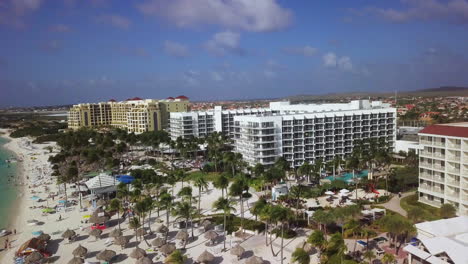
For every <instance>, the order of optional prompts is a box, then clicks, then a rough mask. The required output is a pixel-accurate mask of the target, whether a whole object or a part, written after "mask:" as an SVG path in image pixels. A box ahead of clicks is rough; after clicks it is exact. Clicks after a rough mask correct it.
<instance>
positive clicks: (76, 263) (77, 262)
mask: <svg viewBox="0 0 468 264" xmlns="http://www.w3.org/2000/svg"><path fill="white" fill-rule="evenodd" d="M83 263H84V260H83V259H82V258H77V257H74V258H72V259H71V260H70V261H68V264H83Z"/></svg>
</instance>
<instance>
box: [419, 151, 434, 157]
mask: <svg viewBox="0 0 468 264" xmlns="http://www.w3.org/2000/svg"><path fill="white" fill-rule="evenodd" d="M419 156H422V157H432V152H429V151H425V150H421V151H420V152H419Z"/></svg>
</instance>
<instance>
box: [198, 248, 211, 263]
mask: <svg viewBox="0 0 468 264" xmlns="http://www.w3.org/2000/svg"><path fill="white" fill-rule="evenodd" d="M213 260H214V255H213V254H211V253H210V252H208V251H206V250H205V251H203V253H201V254H200V256H198V258H197V262H199V263H205V264H206V263H210V262H211V261H213Z"/></svg>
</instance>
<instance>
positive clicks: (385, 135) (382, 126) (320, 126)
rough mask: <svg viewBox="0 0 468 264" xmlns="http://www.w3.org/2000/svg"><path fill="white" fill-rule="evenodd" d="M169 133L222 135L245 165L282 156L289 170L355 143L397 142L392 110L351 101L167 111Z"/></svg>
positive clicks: (341, 152)
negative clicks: (226, 137)
mask: <svg viewBox="0 0 468 264" xmlns="http://www.w3.org/2000/svg"><path fill="white" fill-rule="evenodd" d="M170 126H171V127H170V133H171V137H172V138H173V139H175V138H177V137H179V136H184V137H186V136H205V135H208V134H210V133H212V132H213V131H218V132H225V133H227V134H229V135H230V136H231V137H232V138H233V139H234V149H235V151H236V152H239V153H241V154H242V155H243V157H244V160H245V161H247V162H248V163H249V164H250V165H255V164H257V163H261V164H264V165H271V164H273V163H274V162H275V160H276V159H277V158H279V157H282V156H283V157H284V158H286V160H288V161H289V162H290V163H291V165H292V166H296V167H297V166H300V165H301V164H302V163H304V162H305V161H308V162H310V163H314V161H315V159H317V158H321V159H323V160H325V161H327V160H331V159H333V157H334V156H335V155H342V156H344V155H347V154H350V153H351V152H352V150H353V146H354V143H355V141H357V140H362V139H366V138H376V139H379V138H382V139H384V140H385V141H386V142H387V143H388V144H389V145H390V147H392V148H393V147H394V144H395V140H396V109H395V108H391V107H390V105H389V104H384V103H382V102H379V101H376V102H370V101H368V100H356V101H351V102H350V103H340V104H290V103H289V102H271V103H270V107H269V108H265V109H244V110H237V111H223V110H221V108H220V107H218V108H215V110H214V111H208V112H184V113H171V120H170Z"/></svg>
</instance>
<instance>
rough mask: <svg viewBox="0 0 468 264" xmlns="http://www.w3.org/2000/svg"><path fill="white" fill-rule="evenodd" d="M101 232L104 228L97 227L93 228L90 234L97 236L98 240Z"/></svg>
mask: <svg viewBox="0 0 468 264" xmlns="http://www.w3.org/2000/svg"><path fill="white" fill-rule="evenodd" d="M101 234H102V230H101V229H97V228H96V229H93V230H91V232H89V235H90V236H93V237H95V238H96V240H97V239H98V238H99V236H101Z"/></svg>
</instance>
